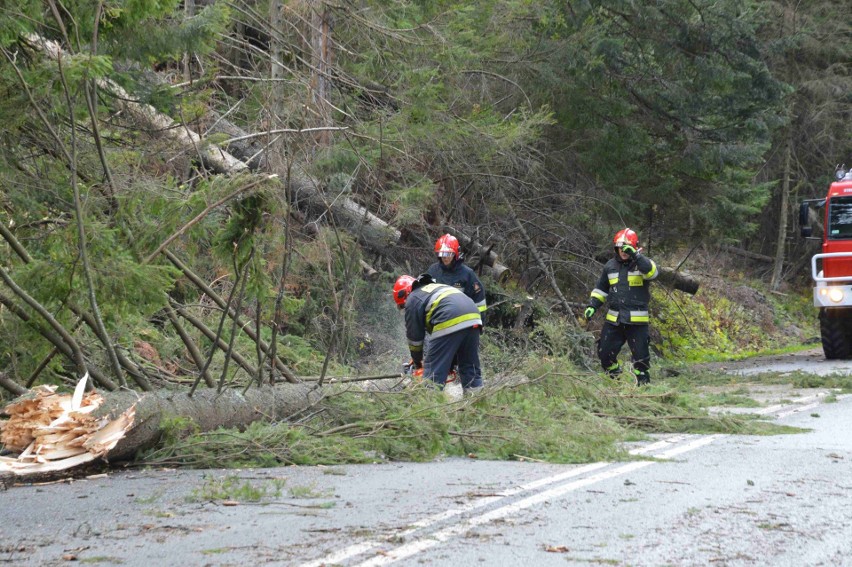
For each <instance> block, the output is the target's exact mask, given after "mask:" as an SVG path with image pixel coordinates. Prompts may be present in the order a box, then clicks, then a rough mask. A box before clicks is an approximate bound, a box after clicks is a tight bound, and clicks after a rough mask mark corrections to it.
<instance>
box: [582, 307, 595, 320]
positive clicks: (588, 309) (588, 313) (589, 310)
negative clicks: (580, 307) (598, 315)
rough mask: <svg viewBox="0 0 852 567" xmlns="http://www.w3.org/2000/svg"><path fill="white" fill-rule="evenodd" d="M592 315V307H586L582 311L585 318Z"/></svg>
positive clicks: (589, 317)
mask: <svg viewBox="0 0 852 567" xmlns="http://www.w3.org/2000/svg"><path fill="white" fill-rule="evenodd" d="M594 316H595V308H594V307H586V310H585V311H583V317H585V318H586V320H589V319H591V318H592V317H594Z"/></svg>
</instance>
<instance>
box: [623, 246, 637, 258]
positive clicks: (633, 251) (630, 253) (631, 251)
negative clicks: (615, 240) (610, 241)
mask: <svg viewBox="0 0 852 567" xmlns="http://www.w3.org/2000/svg"><path fill="white" fill-rule="evenodd" d="M621 251H622V252H624V253H625V254H627V255H628V256H630V257H631V258H634V257H635V256H636V249H635V248H633V247H632V246H630V245H629V244H624V245H623V246H622V247H621Z"/></svg>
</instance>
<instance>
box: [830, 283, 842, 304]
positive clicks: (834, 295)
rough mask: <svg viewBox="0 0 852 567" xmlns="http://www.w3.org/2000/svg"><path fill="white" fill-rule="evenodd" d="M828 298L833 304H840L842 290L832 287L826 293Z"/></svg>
mask: <svg viewBox="0 0 852 567" xmlns="http://www.w3.org/2000/svg"><path fill="white" fill-rule="evenodd" d="M828 298H829V299H830V300H832V301H833V302H835V303H840V302H841V301H843V288H840V287H832V288H831V289H830V290H829V291H828Z"/></svg>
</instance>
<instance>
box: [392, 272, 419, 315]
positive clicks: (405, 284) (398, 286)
mask: <svg viewBox="0 0 852 567" xmlns="http://www.w3.org/2000/svg"><path fill="white" fill-rule="evenodd" d="M415 281H416V280H415V279H414V278H412V277H411V276H409V275H402V276H399V277H398V278H396V282H395V283H394V284H393V300H394V301H396V305H397V307H399V308H400V309H402V308H403V307H405V299H406V298H407V297H408V294H409V293H411V286H412V284H413V283H414V282H415Z"/></svg>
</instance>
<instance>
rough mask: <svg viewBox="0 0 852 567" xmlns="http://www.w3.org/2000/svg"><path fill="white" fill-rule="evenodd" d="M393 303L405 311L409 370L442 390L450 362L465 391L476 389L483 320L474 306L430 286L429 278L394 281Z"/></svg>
mask: <svg viewBox="0 0 852 567" xmlns="http://www.w3.org/2000/svg"><path fill="white" fill-rule="evenodd" d="M393 299H394V301H395V302H396V305H397V307H399V308H400V309H404V310H405V336H406V338H407V339H408V350H409V352H410V353H411V360H412V363H413V364H414V367H415V368H418V369H419V368H422V369H423V376H424V377H425V378H428V379H430V380H432V381H433V382H435V383H436V384H439V385H440V386H441V387H443V386H444V384H445V383H446V381H447V375H448V374H449V373H450V369H451V368H452V366H453V361H454V360H455V361H457V362H458V368H459V375H460V377H461V385H462V388H464V391H465V392H468V391H475V389H476V388H481V387H482V370H481V369H480V363H479V334H480V329H481V328H482V318H481V316H480V314H479V309H478V308H477V307H476V305H475V304H474V303H473V300H472V299H470V298H469V297H467V296H466V295H465V294H464V293H462V292H461V291H460V290H458V289H456V288H454V287H452V286H448V285H444V284H439V283H435V282H434V281H433V280H432V276H430V275H429V274H423V275H421V276H420V277H418V278H413V277H411V276H408V275H403V276H400V277H398V278H397V280H396V283H394V286H393ZM427 336H428V340H426V339H427Z"/></svg>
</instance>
